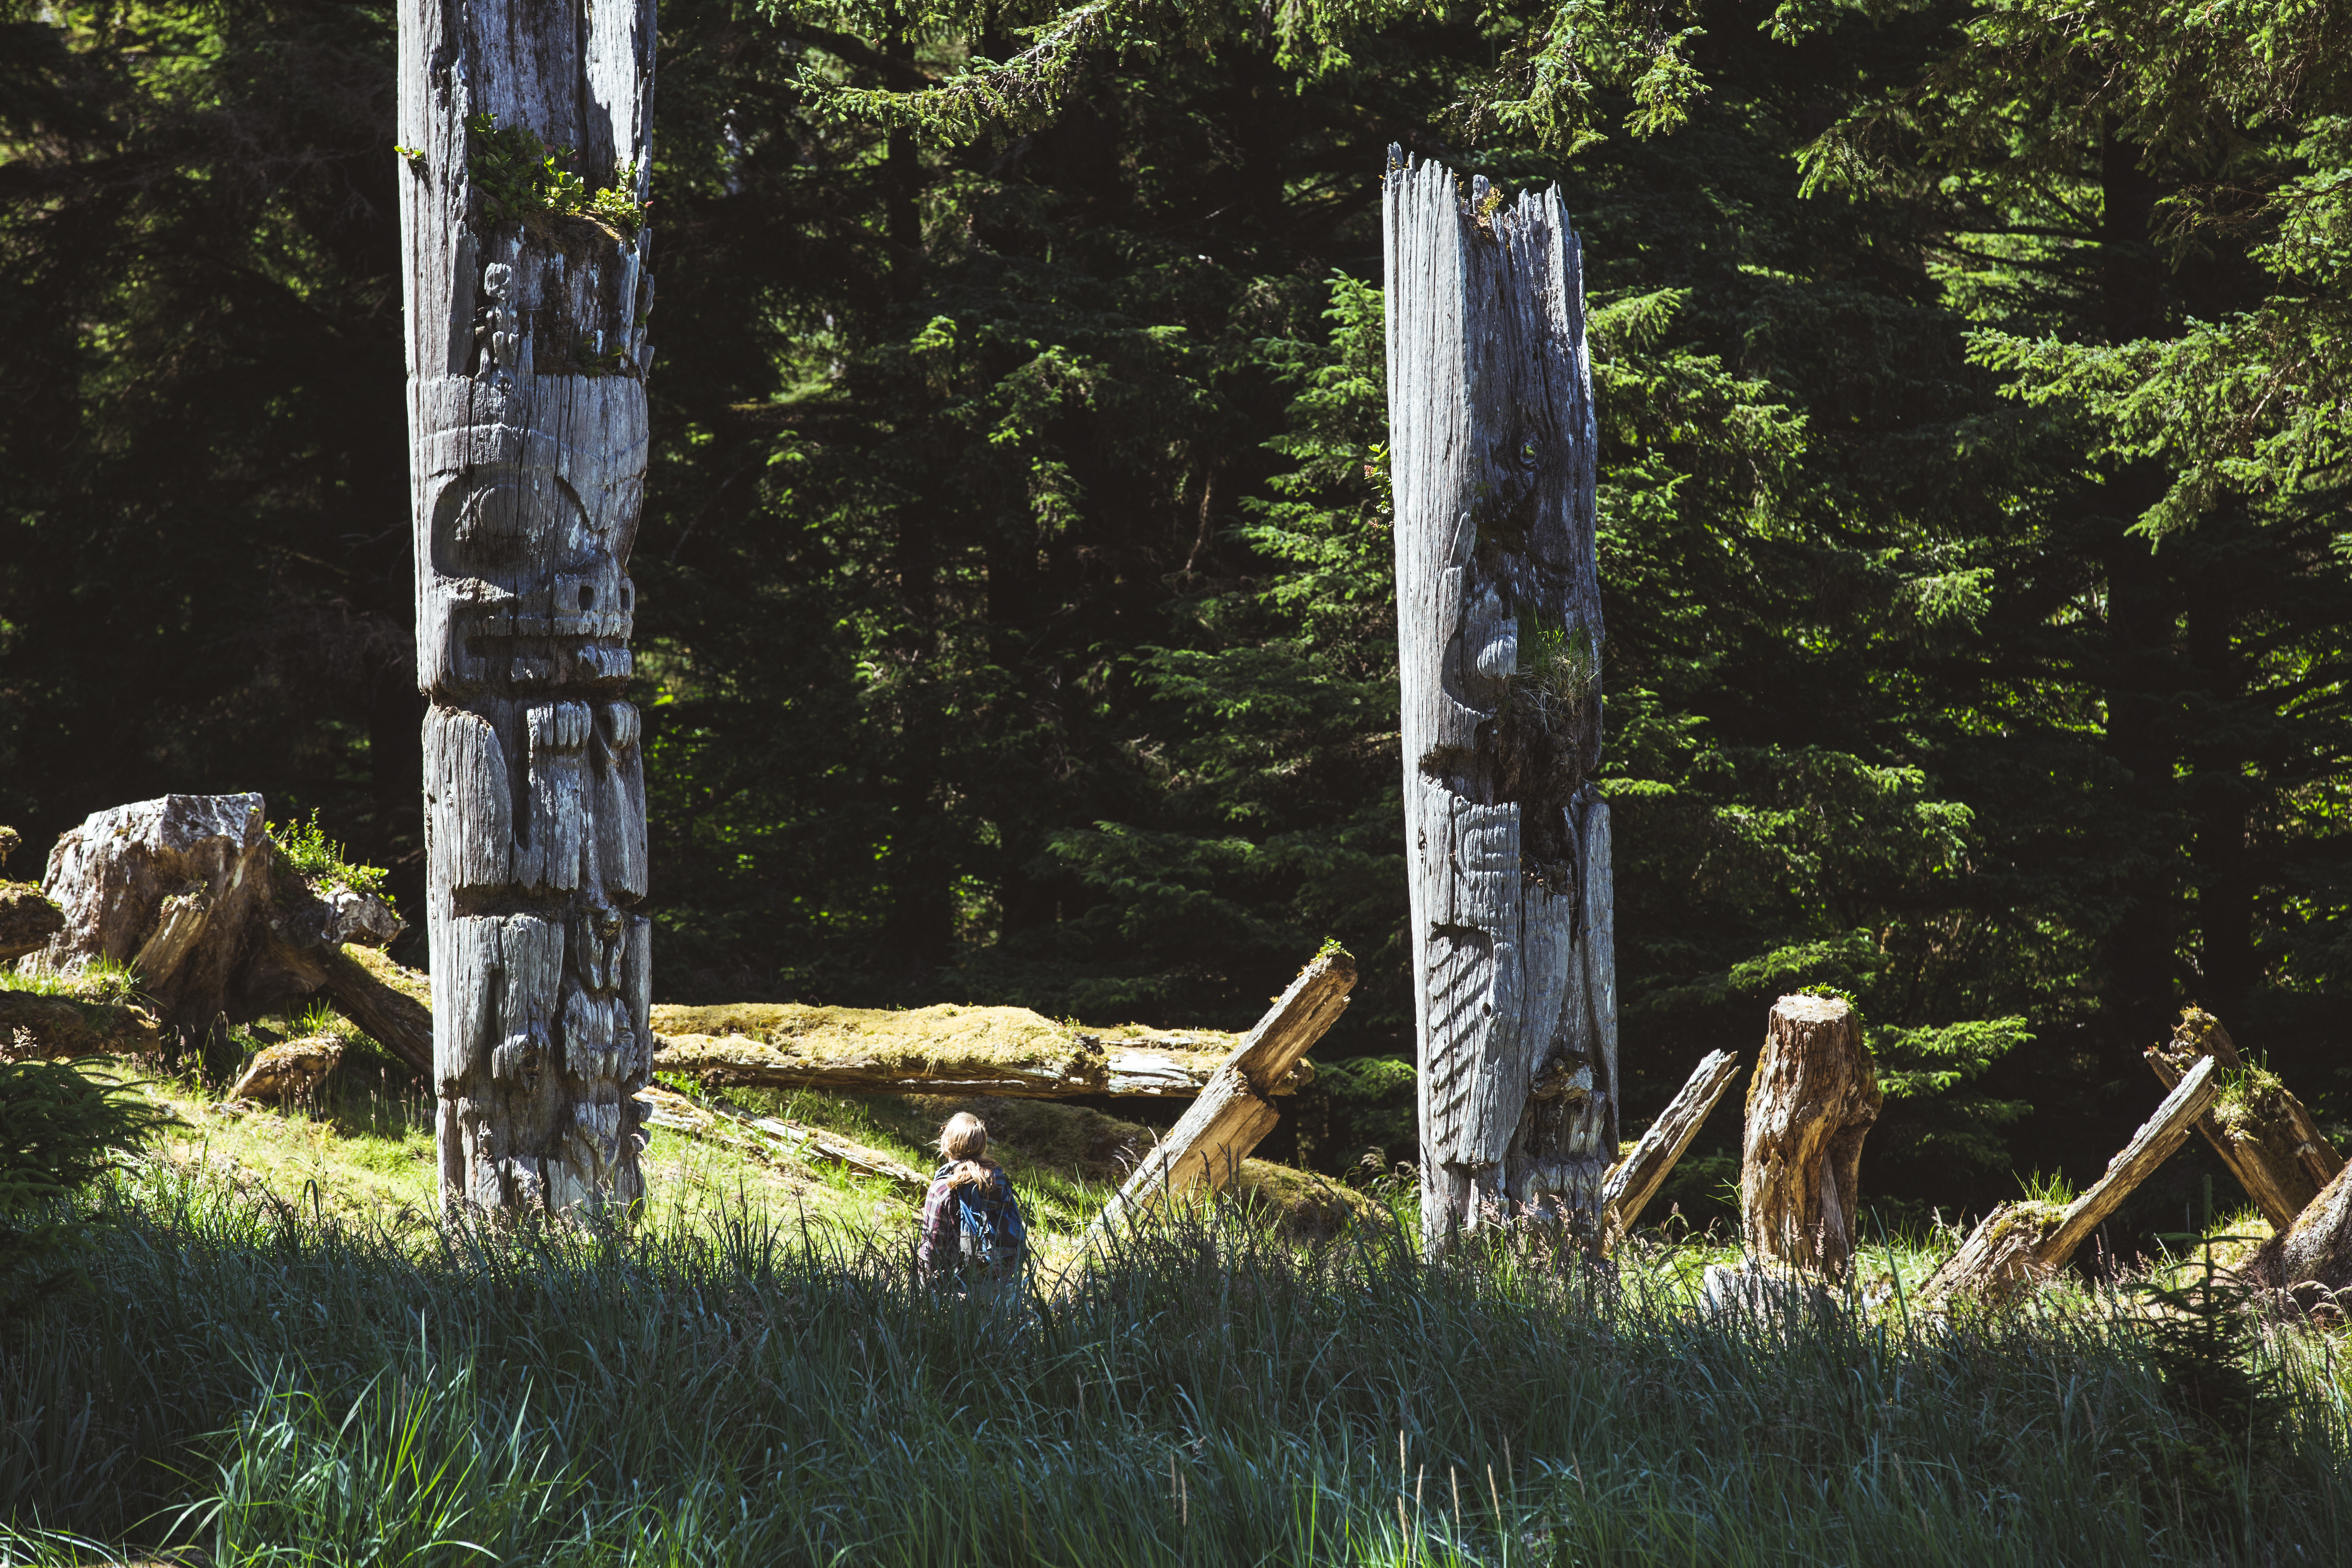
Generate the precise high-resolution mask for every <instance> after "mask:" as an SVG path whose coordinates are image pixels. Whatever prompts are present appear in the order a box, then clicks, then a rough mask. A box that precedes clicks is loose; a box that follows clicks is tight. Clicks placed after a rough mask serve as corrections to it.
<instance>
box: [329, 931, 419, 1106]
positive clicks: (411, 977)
mask: <svg viewBox="0 0 2352 1568" xmlns="http://www.w3.org/2000/svg"><path fill="white" fill-rule="evenodd" d="M318 962H319V968H320V978H321V981H322V982H323V984H324V986H325V989H326V993H327V995H328V998H329V999H330V1000H331V1001H332V1002H333V1003H334V1005H335V1009H336V1011H338V1012H340V1013H341V1014H342V1016H344V1017H346V1018H349V1019H350V1020H351V1021H352V1023H354V1024H356V1025H358V1026H360V1028H361V1030H362V1032H363V1033H365V1034H366V1035H367V1037H369V1038H370V1039H373V1040H374V1041H375V1042H376V1043H377V1044H378V1045H380V1046H382V1047H383V1048H384V1049H385V1050H387V1051H390V1052H391V1053H392V1054H393V1055H394V1056H395V1057H397V1058H400V1060H401V1061H402V1062H403V1063H404V1064H405V1065H406V1066H407V1067H408V1068H410V1069H411V1070H412V1071H414V1072H415V1074H416V1075H417V1076H418V1077H420V1078H428V1079H429V1078H430V1077H431V1076H432V1074H433V982H432V980H431V979H430V978H429V977H428V976H426V975H424V974H421V973H417V972H416V971H415V970H414V969H409V968H406V967H404V966H403V965H401V964H398V963H394V962H393V960H392V957H391V955H390V954H388V953H386V952H383V951H382V950H381V949H378V948H373V947H361V946H359V945H358V944H357V943H342V944H339V945H337V946H335V947H332V948H328V949H324V950H322V951H321V952H320V953H319V954H318Z"/></svg>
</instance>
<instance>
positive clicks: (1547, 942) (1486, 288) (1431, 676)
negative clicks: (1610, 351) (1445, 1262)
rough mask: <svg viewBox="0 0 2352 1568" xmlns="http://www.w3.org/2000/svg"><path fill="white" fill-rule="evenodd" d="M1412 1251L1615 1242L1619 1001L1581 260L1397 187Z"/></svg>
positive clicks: (1543, 229)
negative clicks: (1612, 1197) (1415, 1207)
mask: <svg viewBox="0 0 2352 1568" xmlns="http://www.w3.org/2000/svg"><path fill="white" fill-rule="evenodd" d="M1382 205H1383V213H1384V218H1385V226H1386V227H1385V233H1386V247H1387V282H1388V296H1387V305H1388V354H1389V435H1390V449H1391V469H1392V472H1393V475H1394V485H1395V498H1396V551H1397V638H1398V654H1399V661H1400V664H1399V668H1400V672H1401V675H1402V687H1403V712H1402V723H1403V752H1404V773H1405V777H1404V800H1405V827H1406V837H1407V840H1408V847H1409V857H1408V861H1409V867H1410V876H1411V891H1412V942H1411V947H1412V962H1413V976H1414V982H1415V984H1414V998H1415V1026H1416V1033H1417V1035H1418V1038H1419V1042H1420V1067H1421V1079H1420V1083H1421V1103H1420V1113H1421V1134H1422V1153H1423V1159H1422V1172H1423V1203H1422V1214H1423V1238H1424V1241H1425V1243H1426V1245H1427V1246H1429V1247H1432V1248H1433V1249H1434V1248H1437V1247H1443V1246H1444V1244H1445V1243H1446V1241H1447V1240H1448V1239H1449V1238H1451V1237H1454V1236H1456V1235H1458V1234H1460V1233H1461V1232H1463V1231H1465V1230H1468V1229H1475V1228H1476V1227H1479V1226H1485V1225H1488V1224H1491V1223H1494V1222H1495V1221H1496V1220H1498V1219H1500V1218H1502V1217H1503V1216H1505V1215H1508V1214H1510V1213H1512V1212H1513V1211H1515V1210H1517V1211H1521V1212H1524V1211H1526V1210H1528V1209H1530V1208H1540V1209H1543V1210H1546V1211H1549V1212H1552V1213H1555V1214H1561V1215H1566V1216H1568V1217H1569V1219H1570V1222H1571V1224H1573V1225H1574V1226H1577V1227H1578V1228H1579V1229H1580V1230H1581V1231H1582V1232H1583V1233H1584V1234H1586V1235H1588V1236H1590V1237H1593V1238H1594V1239H1595V1240H1597V1239H1598V1237H1599V1236H1600V1231H1601V1182H1602V1178H1603V1176H1604V1174H1605V1173H1606V1172H1607V1170H1608V1167H1609V1163H1610V1161H1611V1159H1612V1156H1613V1155H1614V1154H1615V1152H1616V1150H1617V1105H1618V1085H1617V994H1616V984H1617V983H1616V963H1615V952H1614V948H1613V944H1612V922H1611V916H1612V903H1611V894H1610V869H1609V812H1608V807H1607V806H1606V805H1603V804H1602V803H1601V799H1600V796H1599V795H1598V794H1597V792H1595V791H1594V790H1593V789H1592V787H1591V785H1590V784H1587V783H1586V780H1587V778H1588V776H1589V775H1590V774H1591V771H1592V768H1593V765H1594V763H1596V762H1597V761H1598V759H1599V756H1600V750H1601V681H1600V668H1601V646H1602V635H1601V634H1602V628H1601V591H1600V579H1599V573H1598V569H1597V566H1596V563H1595V558H1594V553H1593V482H1594V469H1593V452H1594V443H1595V432H1594V425H1593V412H1592V388H1591V367H1590V364H1589V362H1588V360H1587V356H1586V350H1585V341H1584V296H1583V273H1582V266H1583V263H1582V253H1581V249H1580V246H1579V244H1578V241H1577V238H1576V236H1575V235H1574V234H1573V233H1572V232H1571V231H1570V228H1569V225H1568V218H1567V216H1566V214H1565V213H1564V212H1563V211H1562V210H1561V207H1560V202H1559V192H1558V191H1557V190H1556V189H1555V190H1552V191H1549V192H1546V193H1545V194H1543V195H1540V196H1538V195H1535V194H1533V193H1527V194H1523V195H1521V196H1520V197H1519V199H1518V200H1517V202H1515V203H1505V202H1503V201H1501V200H1500V199H1499V195H1498V194H1497V193H1494V192H1490V191H1489V190H1488V188H1487V184H1486V179H1485V178H1484V177H1483V176H1480V177H1478V178H1476V179H1474V180H1473V181H1472V182H1471V188H1470V200H1469V203H1468V205H1465V204H1464V202H1463V200H1462V197H1461V195H1460V193H1459V192H1458V191H1457V189H1456V187H1455V184H1454V176H1453V174H1450V173H1449V172H1448V171H1446V170H1445V169H1444V168H1442V167H1440V166H1438V165H1436V164H1422V165H1419V166H1415V165H1413V164H1412V163H1411V162H1410V161H1408V160H1406V159H1404V158H1402V155H1401V154H1400V153H1397V152H1396V150H1394V149H1391V153H1390V166H1389V173H1388V177H1387V183H1386V188H1385V192H1384V196H1383V204H1382Z"/></svg>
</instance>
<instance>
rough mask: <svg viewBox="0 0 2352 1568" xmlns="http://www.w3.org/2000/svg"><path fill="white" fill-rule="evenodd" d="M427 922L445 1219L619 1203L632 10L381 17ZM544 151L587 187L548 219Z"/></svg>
mask: <svg viewBox="0 0 2352 1568" xmlns="http://www.w3.org/2000/svg"><path fill="white" fill-rule="evenodd" d="M399 16H400V68H399V110H398V116H399V138H398V139H399V142H400V144H401V146H402V147H403V148H404V149H405V150H406V151H405V152H404V154H403V156H404V166H403V168H402V171H401V174H400V216H401V252H402V260H403V265H404V277H405V283H406V299H407V324H408V332H407V339H408V342H407V357H408V414H409V437H410V494H411V501H412V513H413V518H414V524H415V546H416V578H417V637H416V644H417V679H418V684H419V685H420V687H421V688H422V689H424V691H425V695H426V696H427V697H428V698H429V699H430V701H431V707H430V709H429V710H428V711H427V713H426V716H425V844H426V849H427V855H426V883H427V888H428V892H427V895H426V906H425V919H426V928H427V933H428V935H429V936H430V939H431V943H432V954H433V960H432V970H433V977H434V988H435V991H436V994H437V996H438V999H439V1005H437V1006H436V1008H435V1010H434V1060H435V1068H434V1077H435V1082H436V1091H437V1093H438V1095H439V1099H440V1111H439V1119H438V1127H437V1134H436V1137H437V1142H438V1145H439V1151H440V1167H441V1186H442V1194H443V1197H444V1201H445V1202H446V1203H447V1204H449V1205H467V1206H470V1207H473V1208H477V1209H482V1210H490V1211H510V1210H515V1209H520V1208H552V1209H568V1208H572V1207H574V1206H576V1205H592V1206H593V1205H602V1204H604V1203H605V1202H607V1201H612V1200H618V1201H620V1202H624V1203H625V1202H628V1201H630V1200H632V1199H634V1198H635V1197H637V1196H638V1195H639V1194H641V1193H642V1191H643V1182H642V1180H641V1178H640V1176H639V1173H638V1170H637V1136H636V1134H637V1131H638V1128H639V1125H640V1122H641V1120H642V1108H641V1107H640V1106H639V1105H638V1103H637V1101H636V1100H635V1099H634V1096H635V1091H636V1090H637V1089H640V1088H642V1087H644V1085H645V1082H646V1072H647V1068H648V1064H649V1062H650V1060H651V1058H652V1053H653V1037H652V1032H651V1030H650V1029H649V1028H648V1026H647V1022H646V1010H647V1007H648V1005H649V1003H650V998H651V994H652V993H651V985H652V974H651V964H652V930H653V928H652V926H651V924H650V922H649V921H647V920H646V918H645V916H643V915H641V914H639V913H637V912H635V911H636V906H637V904H638V903H639V902H640V901H641V900H643V899H644V898H645V895H646V799H645V772H644V758H643V754H642V752H641V750H640V748H639V740H638V737H639V725H638V715H637V710H636V709H635V708H634V707H632V706H631V705H630V704H629V703H628V702H627V701H626V700H624V696H623V693H624V689H625V686H626V683H627V681H628V679H629V675H630V671H631V668H632V665H631V656H630V651H629V637H630V635H631V632H632V630H633V629H634V626H635V609H636V589H635V584H633V583H632V582H631V581H630V579H629V576H628V563H629V555H630V551H631V548H632V546H633V544H634V542H635V538H636V531H637V520H638V513H639V511H640V510H641V507H642V503H643V500H644V491H645V476H646V438H647V426H646V388H645V370H646V363H647V359H648V357H649V353H648V351H647V349H646V326H645V321H646V313H647V312H648V311H650V310H651V309H652V307H653V281H652V278H651V276H650V275H649V274H648V273H647V272H646V259H647V254H648V251H649V249H650V247H651V243H652V237H651V232H650V231H649V230H648V229H646V228H645V227H643V226H641V225H640V221H639V220H640V218H641V216H642V209H640V208H637V207H635V205H634V204H637V203H642V202H643V201H644V199H645V196H646V189H647V182H648V181H649V179H650V178H651V174H652V168H653V158H652V119H653V116H652V109H653V79H654V78H653V52H654V28H655V17H654V6H653V4H652V0H620V3H614V4H604V5H591V4H588V3H587V0H529V3H526V0H475V3H474V4H470V5H464V6H453V5H444V4H441V3H440V0H404V3H403V4H402V5H401V6H400V7H399ZM547 148H559V149H564V150H566V153H565V155H566V156H567V157H569V158H571V159H572V168H571V169H570V170H568V171H567V172H568V173H570V174H575V175H576V176H577V177H578V179H579V180H580V182H581V183H582V185H583V190H582V191H581V192H579V193H578V194H579V195H583V196H586V197H589V198H591V199H590V200H588V201H586V202H584V203H582V204H580V205H575V206H573V207H572V208H570V209H568V210H567V209H563V208H560V207H558V206H555V205H551V203H550V189H549V186H548V183H547V182H546V181H545V180H544V179H542V178H541V176H540V175H539V174H538V173H537V172H536V171H537V167H538V166H539V165H540V164H541V163H542V162H543V161H544V150H545V149H547Z"/></svg>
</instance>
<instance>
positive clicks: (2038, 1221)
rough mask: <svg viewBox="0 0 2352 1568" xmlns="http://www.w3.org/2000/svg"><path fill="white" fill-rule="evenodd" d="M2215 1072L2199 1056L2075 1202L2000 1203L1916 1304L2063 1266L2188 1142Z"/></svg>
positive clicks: (2013, 1287)
mask: <svg viewBox="0 0 2352 1568" xmlns="http://www.w3.org/2000/svg"><path fill="white" fill-rule="evenodd" d="M2219 1070H2220V1064H2219V1063H2218V1062H2217V1061H2216V1060H2215V1059H2214V1058H2211V1057H2210V1056H2209V1057H2205V1058H2200V1060H2199V1061H2198V1062H2197V1064H2196V1065H2195V1066H2194V1067H2192V1068H2190V1069H2189V1072H2188V1073H2187V1074H2186V1075H2184V1076H2183V1077H2182V1079H2180V1081H2179V1083H2177V1084H2175V1085H2174V1086H2173V1088H2172V1091H2171V1092H2170V1093H2169V1094H2168V1095H2166V1096H2165V1098H2164V1103H2162V1104H2161V1105H2159V1106H2158V1107H2157V1108H2156V1114H2155V1115H2153V1116H2151V1117H2149V1118H2148V1119H2147V1121H2145V1122H2143V1123H2141V1125H2140V1129H2139V1131H2137V1132H2135V1133H2133V1134H2132V1138H2131V1142H2128V1143H2126V1144H2125V1145H2124V1147H2123V1149H2122V1151H2121V1152H2118V1153H2117V1154H2116V1157H2115V1158H2114V1159H2112V1160H2110V1161H2108V1162H2107V1169H2106V1173H2105V1174H2104V1175H2102V1176H2101V1177H2100V1178H2099V1180H2098V1182H2097V1183H2096V1184H2095V1185H2093V1186H2092V1187H2091V1189H2090V1190H2089V1191H2088V1192H2085V1193H2084V1194H2083V1195H2082V1196H2080V1197H2078V1198H2076V1199H2075V1200H2074V1202H2073V1203H2071V1204H2068V1205H2064V1206H2063V1207H2061V1206H2060V1205H2056V1204H2048V1203H2033V1202H2026V1203H2011V1204H2003V1205H2001V1206H2000V1207H1999V1208H1997V1209H1995V1210H1994V1211H1993V1212H1992V1213H1990V1214H1989V1215H1986V1216H1985V1217H1984V1219H1983V1220H1981V1221H1980V1222H1979V1224H1978V1226H1977V1227H1976V1229H1975V1230H1973V1231H1971V1232H1969V1238H1968V1240H1966V1241H1965V1242H1963V1243H1961V1244H1960V1249H1959V1250H1958V1252H1956V1253H1954V1254H1953V1255H1952V1256H1951V1257H1949V1258H1946V1259H1945V1260H1944V1262H1943V1263H1942V1264H1941V1265H1940V1266H1939V1267H1938V1268H1937V1270H1936V1272H1935V1273H1934V1274H1933V1275H1931V1276H1929V1277H1928V1279H1927V1284H1926V1285H1924V1286H1922V1287H1921V1288H1920V1291H1919V1300H1921V1302H1922V1303H1923V1304H1925V1305H1927V1306H1930V1307H1936V1306H1940V1305H1943V1304H1944V1303H1947V1302H1949V1301H1952V1300H1959V1299H1963V1298H1976V1299H1979V1300H1986V1301H1990V1302H1995V1303H1999V1302H2003V1301H2008V1300H2014V1299H2016V1298H2018V1297H2020V1296H2021V1295H2023V1294H2025V1293H2026V1292H2027V1291H2029V1290H2031V1289H2032V1288H2033V1287H2034V1286H2036V1285H2038V1284H2040V1283H2041V1282H2042V1281H2043V1280H2045V1279H2049V1278H2050V1277H2051V1276H2052V1275H2053V1274H2055V1273H2057V1272H2058V1270H2059V1269H2061V1268H2064V1267H2066V1265H2067V1263H2068V1262H2069V1261H2070V1260H2071V1259H2072V1258H2074V1252H2075V1249H2076V1248H2077V1247H2081V1246H2082V1245H2083V1243H2084V1241H2085V1240H2087V1239H2089V1237H2090V1235H2091V1233H2092V1232H2093V1231H2095V1230H2096V1229H2097V1228H2098V1227H2099V1224H2100V1222H2101V1221H2103V1220H2105V1218H2106V1217H2107V1216H2108V1215H2111V1214H2113V1213H2114V1212H2115V1211H2116V1205H2119V1204H2121V1203H2122V1202H2123V1201H2124V1199H2125V1198H2126V1197H2127V1196H2129V1195H2130V1194H2131V1191H2132V1189H2133V1188H2134V1187H2137V1186H2138V1185H2139V1184H2140V1183H2142V1182H2144V1181H2146V1180H2147V1178H2148V1177H2149V1176H2150V1175H2151V1174H2153V1173H2155V1171H2156V1169H2157V1167H2158V1166H2159V1165H2161V1164H2163V1163H2164V1162H2165V1161H2167V1160H2168V1159H2170V1158H2171V1157H2172V1156H2173V1154H2174V1153H2176V1152H2178V1151H2179V1148H2180V1146H2181V1144H2183V1143H2185V1142H2188V1140H2189V1130H2190V1129H2191V1128H2192V1127H2194V1126H2195V1125H2196V1124H2197V1119H2198V1118H2199V1117H2200V1116H2202V1115H2203V1114H2204V1113H2205V1109H2206V1107H2208V1106H2210V1104H2212V1102H2213V1097H2214V1095H2215V1094H2216V1093H2218V1092H2219V1090H2220V1084H2219V1082H2218V1079H2217V1074H2218V1072H2219Z"/></svg>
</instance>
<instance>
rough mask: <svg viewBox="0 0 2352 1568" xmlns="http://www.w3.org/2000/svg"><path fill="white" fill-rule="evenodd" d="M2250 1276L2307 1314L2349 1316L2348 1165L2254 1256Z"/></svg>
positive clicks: (2351, 1204) (2351, 1177) (2351, 1226)
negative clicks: (2281, 1293)
mask: <svg viewBox="0 0 2352 1568" xmlns="http://www.w3.org/2000/svg"><path fill="white" fill-rule="evenodd" d="M2252 1275H2253V1277H2254V1278H2255V1279H2257V1280H2259V1281H2261V1282H2262V1283H2263V1284H2265V1285H2268V1286H2270V1287H2271V1288H2272V1289H2276V1290H2283V1291H2284V1292H2286V1294H2287V1296H2288V1298H2289V1299H2290V1300H2293V1301H2294V1303H2295V1304H2296V1305H2297V1306H2299V1307H2301V1308H2302V1309H2303V1310H2305V1311H2307V1312H2315V1313H2320V1314H2324V1315H2326V1316H2327V1317H2330V1318H2332V1319H2334V1320H2335V1321H2338V1322H2341V1321H2344V1320H2345V1319H2347V1318H2352V1165H2347V1166H2345V1167H2344V1168H2343V1169H2342V1170H2340V1171H2338V1172H2336V1175H2335V1178H2334V1179H2333V1180H2331V1181H2330V1182H2329V1183H2328V1184H2327V1185H2326V1186H2325V1187H2322V1188H2321V1189H2320V1190H2319V1195H2318V1196H2316V1197H2315V1198H2313V1199H2312V1200H2311V1202H2309V1203H2308V1204H2305V1205H2304V1209H2303V1212H2302V1213H2301V1214H2299V1215H2295V1217H2294V1222H2293V1223H2292V1224H2290V1225H2289V1226H2287V1227H2286V1228H2285V1229H2284V1230H2283V1231H2281V1232H2280V1233H2279V1234H2278V1235H2276V1236H2274V1237H2271V1239H2270V1240H2268V1241H2266V1242H2264V1243H2263V1246H2262V1248H2261V1250H2259V1251H2257V1252H2256V1253H2255V1254H2254V1258H2253V1264H2252Z"/></svg>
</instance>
